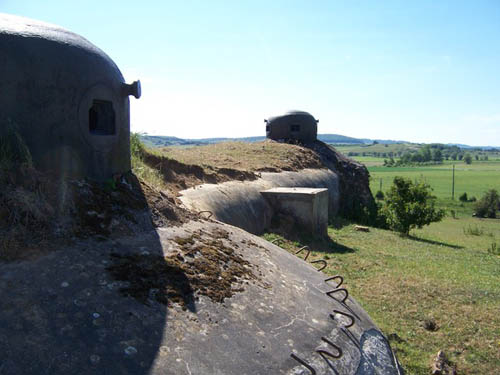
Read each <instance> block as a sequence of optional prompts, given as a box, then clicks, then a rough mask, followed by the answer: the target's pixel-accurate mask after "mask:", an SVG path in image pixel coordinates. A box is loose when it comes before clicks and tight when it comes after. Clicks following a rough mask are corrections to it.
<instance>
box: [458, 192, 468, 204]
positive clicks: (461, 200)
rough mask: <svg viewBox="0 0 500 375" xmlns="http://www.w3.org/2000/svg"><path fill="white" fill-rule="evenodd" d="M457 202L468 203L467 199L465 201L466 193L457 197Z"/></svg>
mask: <svg viewBox="0 0 500 375" xmlns="http://www.w3.org/2000/svg"><path fill="white" fill-rule="evenodd" d="M458 200H459V201H460V202H467V201H468V199H467V193H463V194H462V195H461V196H459V197H458Z"/></svg>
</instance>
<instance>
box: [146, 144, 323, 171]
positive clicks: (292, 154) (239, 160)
mask: <svg viewBox="0 0 500 375" xmlns="http://www.w3.org/2000/svg"><path fill="white" fill-rule="evenodd" d="M155 152H157V153H161V154H162V155H164V156H167V157H169V158H172V159H175V160H178V161H180V162H182V163H185V164H194V165H201V166H210V167H217V168H233V169H239V170H246V171H253V172H263V171H269V172H278V171H282V170H289V171H297V170H301V169H304V168H322V167H323V165H322V163H321V161H320V160H319V158H318V156H317V155H316V154H315V153H314V152H313V151H311V150H309V149H307V148H304V147H301V146H297V145H290V144H284V143H278V142H273V141H264V142H256V143H244V142H222V143H217V144H211V145H206V146H194V147H179V146H171V147H163V148H160V149H155Z"/></svg>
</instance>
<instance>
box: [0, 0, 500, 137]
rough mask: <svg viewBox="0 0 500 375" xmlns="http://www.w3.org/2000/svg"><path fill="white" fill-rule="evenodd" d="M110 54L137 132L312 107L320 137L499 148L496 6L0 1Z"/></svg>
mask: <svg viewBox="0 0 500 375" xmlns="http://www.w3.org/2000/svg"><path fill="white" fill-rule="evenodd" d="M0 12H3V13H10V14H16V15H20V16H24V17H29V18H34V19H38V20H42V21H46V22H50V23H54V24H57V25H60V26H62V27H64V28H66V29H69V30H71V31H74V32H76V33H78V34H80V35H82V36H84V37H85V38H87V39H88V40H89V41H91V42H92V43H94V44H95V45H97V46H98V47H99V48H101V49H102V50H103V51H105V52H106V53H107V54H108V55H109V56H110V57H111V58H112V59H113V60H114V61H115V62H116V64H117V65H118V67H119V68H120V70H121V71H122V73H123V75H124V77H125V79H126V81H127V82H129V83H130V82H132V81H134V80H137V79H140V80H141V83H142V93H143V96H142V97H141V98H140V99H138V100H136V99H135V98H131V99H130V100H131V129H132V131H135V132H144V133H148V134H152V135H168V136H177V137H181V138H207V137H244V136H257V135H264V134H265V127H264V125H265V124H264V119H266V118H268V117H270V116H274V115H279V114H282V113H284V112H285V111H287V110H291V109H298V110H305V111H308V112H310V113H311V114H312V115H313V116H315V117H316V118H317V119H319V124H318V131H319V133H322V134H326V133H334V134H341V135H346V136H351V137H357V138H374V139H392V140H405V141H410V142H419V143H431V142H440V143H463V144H469V145H477V146H478V145H482V146H487V145H491V146H500V131H499V130H500V1H498V0H491V1H486V0H475V1H461V0H450V1H448V0H441V1H437V0H433V1H402V0H401V1H369V0H367V1H353V0H351V1H347V0H346V1H334V0H324V1H322V0H313V1H305V0H304V1H298V0H266V1H261V0H248V1H247V0H245V1H243V0H239V1H238V0H237V1H217V0H210V1H209V0H202V1H191V0H184V1H168V0H163V1H148V0H143V1H128V0H121V1H113V0H108V1H103V0H100V1H96V0H86V1H76V0H75V1H67V0H65V1H60V0H58V1H56V0H44V1H39V0H31V1H30V0H0Z"/></svg>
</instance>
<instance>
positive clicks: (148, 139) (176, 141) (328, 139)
mask: <svg viewBox="0 0 500 375" xmlns="http://www.w3.org/2000/svg"><path fill="white" fill-rule="evenodd" d="M141 139H142V141H143V142H144V143H145V144H146V145H147V146H149V147H163V146H191V145H203V144H213V143H219V142H227V141H239V142H260V141H263V140H264V139H266V137H263V136H260V137H244V138H200V139H189V138H188V139H183V138H177V137H169V136H163V135H141ZM318 139H319V140H320V141H323V142H325V143H338V144H367V143H373V140H371V139H360V138H352V137H346V136H344V135H339V134H318ZM387 143H396V141H387Z"/></svg>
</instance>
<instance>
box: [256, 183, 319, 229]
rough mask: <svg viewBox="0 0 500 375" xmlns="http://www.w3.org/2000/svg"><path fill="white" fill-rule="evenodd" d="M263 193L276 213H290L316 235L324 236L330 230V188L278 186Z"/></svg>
mask: <svg viewBox="0 0 500 375" xmlns="http://www.w3.org/2000/svg"><path fill="white" fill-rule="evenodd" d="M261 194H262V195H263V196H264V197H265V198H266V199H267V200H268V202H269V204H270V205H271V206H272V207H273V209H274V211H275V212H276V213H282V214H285V215H290V216H293V217H294V218H295V220H296V221H297V223H298V224H299V225H301V226H303V227H304V229H305V230H307V231H309V232H311V234H313V235H314V236H316V237H324V236H326V235H327V230H328V189H325V188H304V187H277V188H273V189H269V190H265V191H261Z"/></svg>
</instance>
